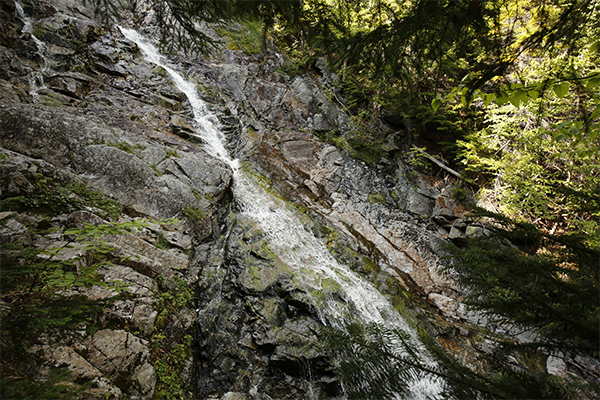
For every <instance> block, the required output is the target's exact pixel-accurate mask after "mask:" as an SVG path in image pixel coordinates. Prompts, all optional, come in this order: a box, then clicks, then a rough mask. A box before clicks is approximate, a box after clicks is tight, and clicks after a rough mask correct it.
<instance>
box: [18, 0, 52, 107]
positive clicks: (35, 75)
mask: <svg viewBox="0 0 600 400" xmlns="http://www.w3.org/2000/svg"><path fill="white" fill-rule="evenodd" d="M15 11H16V13H17V17H18V18H19V19H20V20H21V21H22V22H23V28H21V34H22V35H28V36H29V37H31V39H32V40H33V42H34V43H35V46H36V48H37V51H36V52H35V54H34V55H35V56H38V57H39V60H40V71H38V70H37V69H35V70H34V71H32V72H31V73H29V75H28V77H27V78H28V80H29V87H30V88H31V90H30V91H29V94H30V95H31V96H32V97H33V98H34V100H37V98H38V92H39V91H40V90H42V89H45V88H46V85H45V83H44V72H46V70H47V66H46V57H45V52H46V45H45V44H44V42H42V41H41V40H40V39H38V38H37V37H36V36H35V35H34V34H33V25H32V24H31V19H30V18H29V17H28V16H27V15H25V11H24V10H23V6H22V5H21V3H20V2H19V1H15Z"/></svg>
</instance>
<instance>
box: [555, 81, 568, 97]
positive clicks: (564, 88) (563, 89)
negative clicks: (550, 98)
mask: <svg viewBox="0 0 600 400" xmlns="http://www.w3.org/2000/svg"><path fill="white" fill-rule="evenodd" d="M553 90H554V93H555V94H556V96H557V97H559V98H563V97H565V95H566V94H567V92H568V91H569V82H561V83H558V84H556V85H554V89H553Z"/></svg>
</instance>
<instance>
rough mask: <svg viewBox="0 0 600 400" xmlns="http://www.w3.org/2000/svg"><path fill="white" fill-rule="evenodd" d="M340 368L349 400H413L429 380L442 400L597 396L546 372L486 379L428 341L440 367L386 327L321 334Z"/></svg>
mask: <svg viewBox="0 0 600 400" xmlns="http://www.w3.org/2000/svg"><path fill="white" fill-rule="evenodd" d="M320 336H321V338H322V340H324V341H325V342H326V344H327V348H328V349H329V350H330V355H331V357H332V359H333V360H334V363H335V368H336V374H337V376H338V378H339V379H340V381H341V383H342V385H343V388H344V391H345V394H346V395H347V396H348V398H350V399H388V398H408V397H409V394H410V389H411V385H410V383H411V382H413V381H415V380H418V379H424V380H428V381H430V382H437V383H438V384H440V385H441V388H442V393H441V394H440V398H457V399H475V398H477V399H573V400H575V399H579V398H580V396H581V395H582V393H587V394H588V395H592V396H594V395H595V394H597V393H596V390H594V389H593V388H588V387H586V386H585V385H583V384H580V382H573V381H567V380H562V379H561V378H558V377H555V376H552V375H549V374H547V373H545V371H536V370H533V369H531V370H528V369H523V370H520V371H515V370H512V369H510V368H506V367H503V366H502V365H501V364H496V363H493V364H492V367H493V368H494V371H493V373H492V374H483V373H477V372H474V371H472V370H471V369H469V368H467V367H465V366H462V365H460V364H459V363H457V362H456V361H455V360H454V359H453V357H452V356H449V355H448V354H446V353H445V352H444V351H443V350H441V349H440V347H439V346H438V345H436V344H434V343H433V342H432V341H431V340H425V341H426V343H427V344H428V349H429V351H430V352H432V353H433V354H435V356H436V361H437V362H436V363H434V362H433V361H429V360H427V358H426V357H424V356H423V351H424V349H423V347H422V345H420V346H419V345H418V344H417V343H416V342H415V341H414V340H413V339H411V338H410V336H409V335H408V334H407V333H406V332H404V331H402V330H400V329H390V328H387V327H384V326H381V325H371V326H367V327H363V326H360V325H357V324H351V325H348V326H347V327H346V328H345V329H344V330H341V329H335V328H330V327H327V328H324V329H323V330H321V332H320Z"/></svg>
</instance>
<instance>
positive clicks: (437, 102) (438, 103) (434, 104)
mask: <svg viewBox="0 0 600 400" xmlns="http://www.w3.org/2000/svg"><path fill="white" fill-rule="evenodd" d="M441 105H442V102H441V101H440V99H433V101H432V102H431V108H433V112H436V111H437V110H438V108H440V106H441Z"/></svg>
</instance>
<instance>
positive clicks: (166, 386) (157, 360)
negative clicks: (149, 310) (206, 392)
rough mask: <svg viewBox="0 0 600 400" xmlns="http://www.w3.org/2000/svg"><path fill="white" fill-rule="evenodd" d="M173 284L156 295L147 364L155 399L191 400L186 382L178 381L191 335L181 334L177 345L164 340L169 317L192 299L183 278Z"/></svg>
mask: <svg viewBox="0 0 600 400" xmlns="http://www.w3.org/2000/svg"><path fill="white" fill-rule="evenodd" d="M163 280H164V279H163ZM174 283H175V287H174V288H173V289H171V290H167V291H163V292H162V293H160V296H159V297H158V301H157V302H156V303H155V309H156V311H157V312H158V316H157V318H156V322H155V324H154V331H153V333H152V337H151V339H150V349H151V354H152V358H151V363H152V366H153V367H154V370H155V371H156V378H157V382H156V388H155V390H154V398H155V399H167V400H171V399H173V400H174V399H183V398H191V392H192V391H191V388H189V387H188V385H189V382H186V381H184V380H183V379H182V377H184V376H185V374H184V373H183V372H184V370H185V368H186V366H187V361H188V360H189V359H191V357H192V343H193V337H192V335H191V332H187V333H185V334H183V336H182V338H181V340H180V341H179V342H178V343H172V342H170V341H168V340H166V333H165V329H166V328H167V323H168V321H169V316H171V315H173V314H175V315H177V314H178V313H179V312H180V311H181V310H182V309H183V308H184V307H186V306H190V305H191V301H192V298H193V293H192V290H191V289H190V287H189V285H188V284H187V283H186V282H185V281H184V280H183V279H180V278H178V277H175V279H174ZM161 286H162V285H161Z"/></svg>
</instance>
